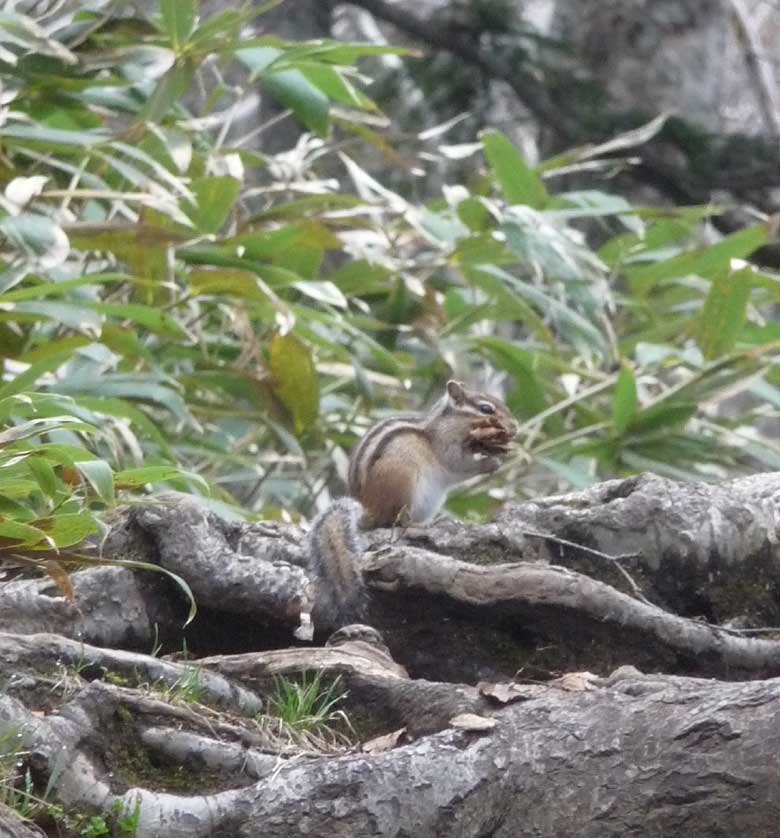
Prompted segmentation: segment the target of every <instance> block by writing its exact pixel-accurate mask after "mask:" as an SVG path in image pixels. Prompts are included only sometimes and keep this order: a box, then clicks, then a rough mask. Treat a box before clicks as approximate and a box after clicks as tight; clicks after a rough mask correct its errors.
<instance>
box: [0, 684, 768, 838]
mask: <svg viewBox="0 0 780 838" xmlns="http://www.w3.org/2000/svg"><path fill="white" fill-rule="evenodd" d="M119 708H125V712H124V713H121V712H118V709H119ZM778 711H780V682H779V681H777V680H774V681H764V682H750V683H743V684H713V683H711V682H708V681H697V680H695V679H687V678H664V677H661V676H655V677H647V676H641V675H639V674H638V673H636V672H635V671H628V672H625V671H624V672H621V673H617V674H616V676H615V677H613V678H612V679H611V680H610V681H609V682H607V683H606V684H605V685H604V686H603V687H601V688H599V689H596V690H594V691H591V692H574V693H572V692H565V691H562V690H559V689H555V688H553V687H549V688H546V689H543V690H542V691H541V694H537V696H536V697H534V698H532V699H531V700H529V701H525V702H521V703H518V704H513V705H511V706H508V707H503V708H498V709H495V710H494V711H493V712H492V717H493V721H494V722H495V724H494V726H493V727H492V728H491V729H489V730H487V731H483V732H480V733H477V732H468V731H465V732H464V731H454V730H449V731H444V732H441V733H438V734H435V735H433V736H428V737H425V738H423V739H421V740H419V741H417V742H414V743H412V744H408V745H402V746H400V747H397V748H395V749H393V750H392V751H390V752H387V753H379V754H366V753H364V754H360V753H353V754H345V755H343V756H340V757H325V756H319V757H311V758H309V759H304V760H301V759H298V760H293V761H290V762H287V763H280V764H279V765H278V766H277V770H273V771H272V770H271V769H272V766H271V765H270V762H269V760H268V759H267V758H266V757H265V755H264V754H263V751H262V749H261V748H258V747H257V743H255V742H254V741H253V739H252V737H251V735H249V734H248V733H247V732H246V731H244V732H243V733H241V728H239V727H238V726H236V725H235V724H227V723H225V722H223V721H217V720H215V719H213V718H212V719H208V718H206V717H205V716H203V714H202V712H201V711H200V709H199V708H190V707H178V706H170V705H167V704H165V703H164V702H162V701H159V700H156V699H154V698H150V697H149V696H146V695H141V694H138V693H137V692H136V691H133V690H129V689H126V688H118V687H112V686H109V685H105V684H101V683H94V684H91V685H88V686H86V687H84V688H83V689H81V690H80V692H79V693H78V695H77V696H76V697H75V698H73V699H72V700H71V701H69V702H68V703H67V704H65V705H64V706H63V707H62V709H61V710H60V711H59V712H56V713H52V714H50V715H48V716H45V717H44V716H40V715H36V714H33V713H31V712H30V711H28V710H27V708H26V707H25V706H24V705H23V704H22V703H21V702H18V701H16V700H14V699H13V698H11V697H9V696H0V722H2V724H3V725H4V726H7V725H11V724H12V725H16V726H19V727H22V728H23V729H24V730H25V734H26V737H27V741H28V743H29V746H30V748H31V750H32V751H33V763H34V765H35V766H36V769H37V770H38V771H42V772H46V771H47V770H48V771H52V770H53V767H54V765H55V764H56V765H58V766H59V773H58V778H57V781H56V789H57V794H58V796H59V798H60V799H61V800H63V801H64V802H66V803H67V804H70V805H72V806H77V807H79V808H80V809H82V810H83V809H85V808H88V807H91V806H106V805H107V804H109V803H111V802H113V801H116V800H118V801H120V802H121V803H122V804H123V805H124V806H125V808H126V810H132V809H133V808H134V807H135V806H136V805H139V804H140V810H139V813H140V817H139V828H138V832H137V838H147V836H153V835H160V834H164V835H166V836H169V837H170V838H177V836H182V838H183V836H188V838H192V836H219V835H227V834H231V835H235V836H247V838H249V836H255V835H258V834H260V833H262V834H263V835H266V836H280V838H281V836H284V838H295V836H304V835H307V836H310V835H326V834H333V832H334V830H335V831H337V833H338V834H344V835H361V836H364V835H365V836H368V835H383V836H409V835H415V836H418V838H425V836H434V835H453V836H462V837H463V838H466V837H467V836H475V838H476V837H477V836H484V835H486V834H490V835H494V836H497V838H500V837H501V836H506V838H510V836H512V837H513V836H516V835H518V834H523V835H529V836H552V835H565V834H572V831H573V830H574V829H575V826H574V825H575V824H576V833H577V834H578V835H580V836H585V838H588V836H594V838H595V836H599V838H610V836H615V838H617V836H625V835H631V834H644V835H652V834H657V835H662V834H676V831H677V830H679V829H680V828H682V827H683V826H684V827H685V828H686V829H687V830H688V831H692V832H693V833H694V834H701V835H705V834H706V835H713V836H717V835H724V836H725V835H730V834H733V833H734V832H735V831H736V830H749V831H750V834H752V835H754V836H758V837H759V838H761V836H772V835H775V834H776V833H775V826H776V822H777V818H778V816H779V815H780V797H779V796H778V794H777V788H778V782H779V781H780V769H779V768H778V763H777V760H776V759H775V754H776V753H777V750H778V748H780V729H778V726H777V724H776V719H777V715H778ZM165 718H167V719H168V723H167V724H165V723H164V719H165ZM120 719H124V722H123V724H124V725H126V726H128V725H129V726H131V729H130V730H129V731H125V734H124V735H123V741H124V742H127V741H128V739H130V738H131V737H132V739H133V741H136V743H137V744H136V750H139V751H140V750H143V749H156V750H157V753H158V756H159V754H160V753H165V754H167V755H168V756H174V757H175V759H177V760H179V761H182V757H184V758H185V760H184V765H185V766H186V765H187V762H186V759H187V758H189V759H190V760H192V757H193V754H199V755H200V757H201V761H200V782H202V783H203V782H204V776H205V774H206V771H205V767H204V766H205V765H211V766H216V767H217V768H219V769H220V770H221V771H222V772H223V773H222V774H221V783H219V784H218V785H217V788H216V789H215V788H214V785H213V779H214V778H213V777H211V778H210V783H209V786H208V788H206V789H202V790H201V793H200V794H195V796H193V791H194V790H193V789H185V790H184V792H183V793H181V792H179V793H174V792H173V791H172V790H171V789H170V788H169V782H170V781H169V780H168V779H167V778H166V777H165V775H164V774H162V773H160V772H159V771H158V772H157V773H156V774H153V775H152V776H149V777H147V778H146V782H145V786H144V787H143V788H138V787H130V788H127V786H128V785H129V782H128V781H129V780H130V777H129V776H128V775H127V773H126V771H127V765H129V764H130V763H129V762H128V761H123V760H122V759H121V758H120V757H121V751H120V750H119V749H118V748H117V746H116V737H117V736H118V733H117V730H116V728H117V725H118V721H117V720H120ZM161 720H163V721H161ZM241 736H243V737H244V738H243V741H242V740H241V739H240V738H238V737H241ZM231 743H232V744H231ZM237 743H240V747H238V745H237ZM239 757H241V759H239ZM258 778H259V779H258ZM192 779H193V780H194V781H196V782H197V781H198V774H197V773H196V772H192ZM123 787H124V788H125V789H126V790H124V791H123V790H122V788H123Z"/></svg>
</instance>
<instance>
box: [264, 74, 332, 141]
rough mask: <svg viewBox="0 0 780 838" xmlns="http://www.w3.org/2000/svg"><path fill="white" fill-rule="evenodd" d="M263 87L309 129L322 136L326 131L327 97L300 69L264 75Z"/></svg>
mask: <svg viewBox="0 0 780 838" xmlns="http://www.w3.org/2000/svg"><path fill="white" fill-rule="evenodd" d="M262 83H263V88H264V89H265V90H266V92H267V93H269V94H270V95H271V96H273V98H274V99H276V101H277V102H279V104H281V105H283V106H284V107H285V108H289V109H290V110H291V111H292V112H293V113H294V114H295V116H296V118H297V119H298V120H299V121H300V122H302V123H303V125H305V126H306V128H308V129H309V130H310V131H314V133H315V134H319V135H320V136H321V137H324V136H325V134H326V133H327V131H328V110H329V102H328V97H327V96H325V94H324V93H323V92H322V91H321V90H320V89H319V88H317V87H315V86H314V85H313V84H312V83H311V82H310V81H309V80H308V79H307V78H306V76H304V75H303V73H301V71H300V70H284V71H282V72H281V73H272V74H271V75H268V76H264V77H263V80H262Z"/></svg>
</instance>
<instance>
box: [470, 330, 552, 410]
mask: <svg viewBox="0 0 780 838" xmlns="http://www.w3.org/2000/svg"><path fill="white" fill-rule="evenodd" d="M470 343H472V344H473V345H474V346H475V347H477V348H478V349H482V350H483V351H484V352H486V353H487V354H488V355H489V356H490V359H491V360H492V362H493V363H494V364H495V365H496V366H497V367H498V368H499V369H503V370H506V371H507V372H508V373H509V374H510V375H512V376H513V377H514V379H515V387H514V388H513V389H512V391H511V393H510V394H509V395H508V396H507V404H508V406H509V408H510V409H511V411H512V413H513V414H514V415H515V416H519V417H520V418H522V419H528V418H530V417H532V416H535V415H536V414H537V413H540V412H541V411H542V410H544V409H545V407H546V406H547V399H546V396H545V392H544V385H543V384H542V382H541V381H540V379H539V376H538V375H537V372H536V369H535V363H534V360H535V359H534V354H533V353H532V352H529V351H528V350H527V349H523V348H522V347H520V346H517V345H515V344H513V343H510V342H509V341H506V340H502V339H501V338H497V337H492V336H487V335H486V336H484V337H479V338H473V339H472V340H471V341H470Z"/></svg>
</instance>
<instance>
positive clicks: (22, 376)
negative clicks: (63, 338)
mask: <svg viewBox="0 0 780 838" xmlns="http://www.w3.org/2000/svg"><path fill="white" fill-rule="evenodd" d="M70 358H71V353H70V352H60V353H58V354H57V355H52V356H51V357H49V358H44V359H43V360H42V361H38V362H37V363H35V364H31V365H30V366H29V367H28V368H27V369H26V370H25V371H24V372H22V373H19V375H17V376H16V378H12V379H11V380H10V381H7V382H5V383H4V384H3V385H2V386H0V399H5V398H8V396H13V395H16V393H21V392H22V390H27V389H28V388H30V387H31V386H32V385H34V384H35V382H36V381H38V379H39V378H40V377H41V376H42V375H45V374H46V373H47V372H51V371H52V370H56V369H57V368H58V367H60V366H62V364H64V363H65V362H66V361H68V360H70Z"/></svg>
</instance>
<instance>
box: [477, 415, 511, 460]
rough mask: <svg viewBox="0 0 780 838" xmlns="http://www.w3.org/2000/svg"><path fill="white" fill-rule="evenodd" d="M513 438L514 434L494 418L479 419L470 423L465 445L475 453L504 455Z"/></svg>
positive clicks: (507, 451)
mask: <svg viewBox="0 0 780 838" xmlns="http://www.w3.org/2000/svg"><path fill="white" fill-rule="evenodd" d="M513 438H514V434H512V433H511V432H510V431H509V430H508V429H507V428H506V426H505V425H503V424H502V423H501V422H499V421H497V420H496V419H480V420H478V421H476V422H474V423H473V424H472V425H471V429H470V430H469V433H468V435H467V437H466V447H467V448H468V449H469V450H470V451H474V452H476V453H482V454H489V455H493V456H496V455H498V456H505V455H506V454H508V453H509V450H510V448H511V445H512V439H513Z"/></svg>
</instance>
